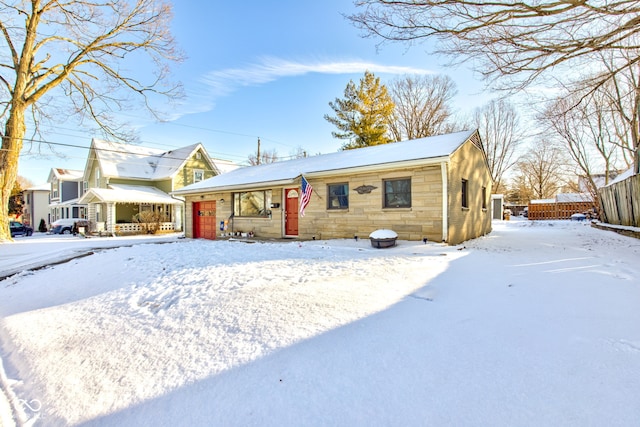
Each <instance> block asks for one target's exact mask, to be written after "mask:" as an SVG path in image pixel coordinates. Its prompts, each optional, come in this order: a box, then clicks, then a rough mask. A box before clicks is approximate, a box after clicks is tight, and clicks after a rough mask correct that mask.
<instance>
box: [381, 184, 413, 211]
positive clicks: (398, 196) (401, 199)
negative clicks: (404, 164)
mask: <svg viewBox="0 0 640 427" xmlns="http://www.w3.org/2000/svg"><path fill="white" fill-rule="evenodd" d="M384 207H385V208H410V207H411V179H409V178H403V179H388V180H385V181H384Z"/></svg>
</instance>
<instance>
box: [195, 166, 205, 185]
mask: <svg viewBox="0 0 640 427" xmlns="http://www.w3.org/2000/svg"><path fill="white" fill-rule="evenodd" d="M203 179H204V171H203V170H202V169H195V170H194V171H193V182H200V181H202V180H203Z"/></svg>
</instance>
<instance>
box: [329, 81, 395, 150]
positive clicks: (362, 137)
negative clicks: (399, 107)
mask: <svg viewBox="0 0 640 427" xmlns="http://www.w3.org/2000/svg"><path fill="white" fill-rule="evenodd" d="M329 106H330V107H331V108H332V109H333V111H335V113H336V115H335V116H329V115H325V116H324V118H325V119H326V120H327V121H328V122H329V123H331V124H333V125H335V126H336V127H337V128H338V129H339V132H331V135H333V137H334V138H339V139H346V140H348V142H346V143H344V144H343V145H342V149H343V150H350V149H353V148H362V147H368V146H371V145H379V144H386V143H388V142H392V138H390V137H389V124H390V122H391V120H392V117H393V110H394V107H395V104H394V103H393V100H392V99H391V96H390V95H389V93H388V91H387V87H386V86H385V85H383V84H380V78H378V77H375V76H374V75H373V73H370V72H369V71H365V73H364V77H363V78H362V79H360V84H359V85H358V86H356V84H355V83H354V82H353V80H351V81H349V83H348V84H347V87H346V88H345V90H344V98H342V99H340V98H336V99H335V101H334V102H329Z"/></svg>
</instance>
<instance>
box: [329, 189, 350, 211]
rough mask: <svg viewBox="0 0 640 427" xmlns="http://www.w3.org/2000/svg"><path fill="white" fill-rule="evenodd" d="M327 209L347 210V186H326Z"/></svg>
mask: <svg viewBox="0 0 640 427" xmlns="http://www.w3.org/2000/svg"><path fill="white" fill-rule="evenodd" d="M327 195H328V196H327V209H347V208H349V185H348V184H329V185H327Z"/></svg>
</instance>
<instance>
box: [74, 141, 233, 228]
mask: <svg viewBox="0 0 640 427" xmlns="http://www.w3.org/2000/svg"><path fill="white" fill-rule="evenodd" d="M235 167H237V166H236V165H234V164H233V163H231V162H228V161H225V160H217V159H216V160H215V161H214V160H213V159H212V158H211V157H209V154H207V151H206V150H205V148H204V146H203V145H202V144H200V143H197V144H192V145H189V146H186V147H182V148H177V149H174V150H169V151H165V150H160V149H156V148H149V147H143V146H139V145H132V144H122V143H117V142H110V141H104V140H100V139H93V140H92V141H91V147H90V150H89V155H88V158H87V163H86V165H85V169H84V173H83V175H82V182H83V191H82V196H81V198H80V202H81V203H86V204H87V206H88V210H87V219H88V220H89V224H90V225H89V231H90V232H106V233H108V234H126V233H136V232H140V231H141V227H140V225H139V224H137V223H135V222H134V220H133V218H134V217H135V216H136V215H137V214H139V213H142V212H145V211H150V212H154V213H157V214H159V216H161V217H162V221H161V222H160V231H163V232H173V231H182V230H183V221H184V220H183V218H184V212H183V211H184V199H183V198H179V197H173V196H171V195H170V193H171V192H172V191H174V190H177V189H180V188H182V187H184V186H186V185H190V184H193V183H196V182H200V181H203V180H205V179H208V178H211V177H213V176H216V175H219V174H221V173H223V172H227V171H229V170H232V169H234V168H235Z"/></svg>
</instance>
